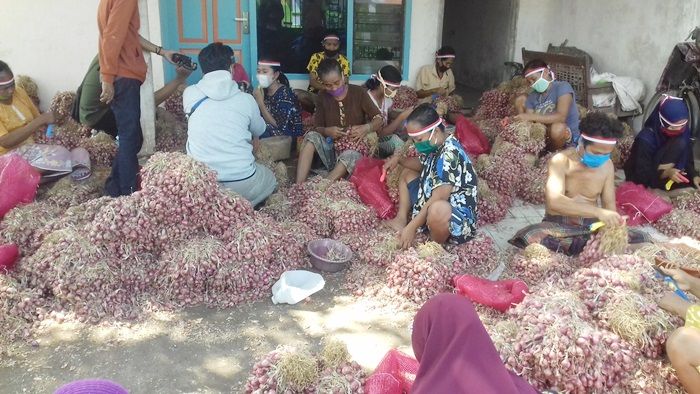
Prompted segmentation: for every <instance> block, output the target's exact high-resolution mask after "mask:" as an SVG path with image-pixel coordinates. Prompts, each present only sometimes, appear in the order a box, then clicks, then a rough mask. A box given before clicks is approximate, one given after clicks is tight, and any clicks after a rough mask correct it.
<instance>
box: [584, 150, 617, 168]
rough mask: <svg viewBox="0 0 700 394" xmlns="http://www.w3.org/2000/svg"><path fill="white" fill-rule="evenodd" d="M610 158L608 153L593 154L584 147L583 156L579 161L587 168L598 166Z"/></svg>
mask: <svg viewBox="0 0 700 394" xmlns="http://www.w3.org/2000/svg"><path fill="white" fill-rule="evenodd" d="M608 160H610V153H607V154H604V155H595V154H593V153H590V152H587V151H586V148H584V149H583V157H581V163H583V165H585V166H586V167H588V168H598V167H600V166H602V165H603V164H605V162H606V161H608Z"/></svg>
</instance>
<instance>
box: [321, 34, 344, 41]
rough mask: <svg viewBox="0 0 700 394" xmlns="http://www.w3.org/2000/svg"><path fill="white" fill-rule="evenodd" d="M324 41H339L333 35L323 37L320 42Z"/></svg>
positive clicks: (338, 38)
mask: <svg viewBox="0 0 700 394" xmlns="http://www.w3.org/2000/svg"><path fill="white" fill-rule="evenodd" d="M326 40H334V41H340V37H338V36H336V35H335V34H331V35H327V36H325V37H323V40H321V42H323V41H326Z"/></svg>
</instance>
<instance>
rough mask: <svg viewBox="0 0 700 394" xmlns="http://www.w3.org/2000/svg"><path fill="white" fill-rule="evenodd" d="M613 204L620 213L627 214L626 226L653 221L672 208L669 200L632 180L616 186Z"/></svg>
mask: <svg viewBox="0 0 700 394" xmlns="http://www.w3.org/2000/svg"><path fill="white" fill-rule="evenodd" d="M615 205H616V206H617V211H618V212H619V213H620V214H621V215H625V216H627V225H628V226H641V225H644V224H647V223H654V222H655V221H657V220H659V219H661V217H663V216H664V215H666V214H668V213H669V212H671V211H672V210H673V205H671V204H670V203H669V202H666V201H665V200H664V199H662V198H661V197H659V196H657V195H656V194H654V193H652V192H651V191H649V190H647V189H646V188H645V187H644V186H642V185H637V184H635V183H632V182H625V183H623V184H621V185H620V186H619V187H618V188H617V190H616V191H615Z"/></svg>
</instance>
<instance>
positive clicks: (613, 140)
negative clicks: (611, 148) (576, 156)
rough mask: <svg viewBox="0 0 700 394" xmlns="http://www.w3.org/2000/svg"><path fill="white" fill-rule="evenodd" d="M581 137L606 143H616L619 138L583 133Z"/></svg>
mask: <svg viewBox="0 0 700 394" xmlns="http://www.w3.org/2000/svg"><path fill="white" fill-rule="evenodd" d="M581 138H583V139H584V140H587V141H591V142H598V143H600V144H605V145H615V144H617V140H616V139H615V138H604V137H591V136H589V135H585V134H581Z"/></svg>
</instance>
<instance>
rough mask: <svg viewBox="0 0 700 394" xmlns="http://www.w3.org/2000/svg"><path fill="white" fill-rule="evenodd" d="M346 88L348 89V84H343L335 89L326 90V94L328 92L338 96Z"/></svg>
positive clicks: (343, 92)
mask: <svg viewBox="0 0 700 394" xmlns="http://www.w3.org/2000/svg"><path fill="white" fill-rule="evenodd" d="M346 90H348V85H343V86H341V87H339V88H338V89H335V90H326V92H328V94H330V95H331V96H333V97H340V96H342V95H343V94H345V91H346Z"/></svg>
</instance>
